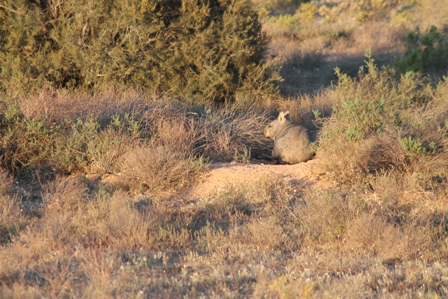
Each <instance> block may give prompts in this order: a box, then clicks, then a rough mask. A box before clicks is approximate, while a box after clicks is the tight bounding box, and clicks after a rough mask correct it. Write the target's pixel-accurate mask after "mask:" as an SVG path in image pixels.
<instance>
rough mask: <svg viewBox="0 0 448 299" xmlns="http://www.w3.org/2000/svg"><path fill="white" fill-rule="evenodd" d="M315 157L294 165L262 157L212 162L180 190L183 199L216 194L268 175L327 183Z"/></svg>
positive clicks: (308, 183) (306, 184) (311, 184)
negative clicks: (241, 161) (273, 161)
mask: <svg viewBox="0 0 448 299" xmlns="http://www.w3.org/2000/svg"><path fill="white" fill-rule="evenodd" d="M320 169H321V167H320V166H319V160H318V159H313V160H310V161H308V162H305V163H299V164H295V165H279V164H271V163H268V162H266V161H264V162H261V161H252V162H251V163H236V162H232V163H214V164H212V165H211V166H210V168H209V170H208V171H206V172H205V173H204V174H203V175H202V177H201V178H200V179H199V181H198V182H197V183H196V184H194V185H193V186H192V187H191V188H190V189H188V190H186V191H185V192H184V196H185V198H186V199H194V198H198V197H201V196H206V195H216V194H219V193H220V192H225V191H226V190H228V189H229V188H236V189H238V187H240V186H243V185H254V184H257V182H261V181H263V180H266V179H269V178H273V179H274V178H283V179H288V180H290V182H291V183H292V184H297V185H300V186H302V187H310V188H315V187H320V186H327V185H328V184H329V183H328V182H326V180H325V175H324V174H323V173H322V172H321V170H320Z"/></svg>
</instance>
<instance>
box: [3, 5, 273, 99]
mask: <svg viewBox="0 0 448 299" xmlns="http://www.w3.org/2000/svg"><path fill="white" fill-rule="evenodd" d="M0 33H1V35H0V68H1V69H0V82H1V83H0V88H1V89H2V90H3V91H4V92H13V93H14V92H18V91H25V92H28V91H30V90H39V89H40V88H42V87H43V86H45V85H52V86H53V87H56V88H88V89H96V88H99V89H101V88H109V87H110V86H125V87H138V88H143V89H148V90H152V91H155V90H158V91H163V92H169V93H171V94H173V95H176V96H179V97H181V98H183V99H185V100H187V101H189V102H197V101H203V100H214V101H218V102H222V101H227V100H232V99H234V96H235V94H236V93H238V92H243V93H252V94H256V95H266V94H268V95H271V94H273V93H276V92H277V87H276V86H275V84H274V83H275V81H276V80H277V79H279V78H280V77H279V76H278V74H277V72H276V71H275V69H274V65H273V63H272V62H271V63H265V62H264V54H265V51H266V45H267V41H268V39H267V37H266V36H265V35H264V34H262V32H261V24H260V23H259V22H258V18H257V14H256V13H254V12H253V11H252V9H251V7H250V6H249V5H248V3H247V1H246V0H208V1H198V0H170V1H167V0H146V1H145V0H143V1H142V0H140V1H138V0H129V1H119V0H110V1H76V0H67V1H64V2H60V1H51V0H36V1H27V0H6V1H4V4H2V5H1V6H0Z"/></svg>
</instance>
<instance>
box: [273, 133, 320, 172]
mask: <svg viewBox="0 0 448 299" xmlns="http://www.w3.org/2000/svg"><path fill="white" fill-rule="evenodd" d="M272 156H273V158H274V159H277V160H279V162H281V163H287V164H296V163H300V162H306V161H308V160H310V159H312V158H313V156H314V150H313V148H312V145H311V142H310V138H309V136H308V132H307V130H306V129H305V128H304V127H302V126H299V125H294V126H290V127H289V128H288V130H287V132H286V134H284V135H283V136H282V137H281V138H278V139H277V140H276V141H275V143H274V151H273V152H272Z"/></svg>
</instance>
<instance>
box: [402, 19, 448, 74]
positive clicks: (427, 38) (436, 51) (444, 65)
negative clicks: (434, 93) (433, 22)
mask: <svg viewBox="0 0 448 299" xmlns="http://www.w3.org/2000/svg"><path fill="white" fill-rule="evenodd" d="M395 66H396V68H397V69H398V70H400V71H401V72H403V73H404V72H409V71H413V72H429V71H442V72H443V71H446V70H447V69H448V40H447V39H446V38H444V36H443V35H442V34H441V33H440V32H439V31H438V30H437V27H435V26H431V28H429V29H428V30H426V34H425V35H423V36H422V37H421V36H420V34H419V32H418V31H416V32H410V33H409V34H408V36H407V42H406V51H405V53H404V55H403V57H401V58H399V59H398V60H397V61H396V63H395Z"/></svg>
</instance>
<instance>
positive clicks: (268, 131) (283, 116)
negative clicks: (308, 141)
mask: <svg viewBox="0 0 448 299" xmlns="http://www.w3.org/2000/svg"><path fill="white" fill-rule="evenodd" d="M288 115H289V111H286V112H283V111H282V112H280V114H279V115H278V118H277V119H276V120H274V121H272V122H271V123H270V124H269V125H268V126H267V127H266V128H264V130H263V135H264V136H265V137H267V138H272V139H274V138H275V135H276V134H277V132H278V131H280V130H281V129H282V128H283V127H284V126H285V123H286V122H289V116H288Z"/></svg>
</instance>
